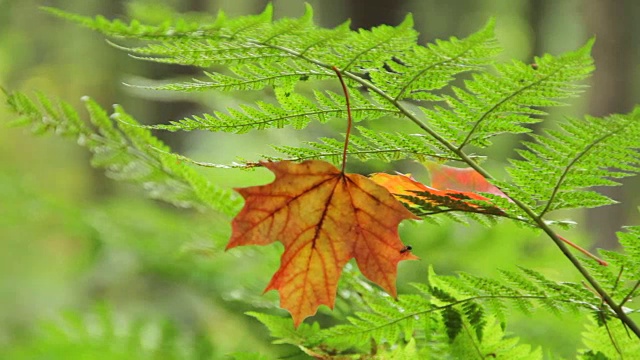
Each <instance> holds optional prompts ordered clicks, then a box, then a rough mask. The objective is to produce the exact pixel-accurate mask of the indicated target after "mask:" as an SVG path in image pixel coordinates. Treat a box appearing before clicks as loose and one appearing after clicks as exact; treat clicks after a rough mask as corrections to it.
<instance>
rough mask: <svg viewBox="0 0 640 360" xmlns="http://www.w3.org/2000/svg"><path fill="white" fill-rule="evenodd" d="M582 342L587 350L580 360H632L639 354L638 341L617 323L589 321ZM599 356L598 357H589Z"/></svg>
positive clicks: (639, 342) (639, 345) (639, 343)
mask: <svg viewBox="0 0 640 360" xmlns="http://www.w3.org/2000/svg"><path fill="white" fill-rule="evenodd" d="M582 341H583V343H584V345H585V346H586V347H587V349H588V350H584V351H583V353H582V357H581V358H582V359H627V358H628V359H633V358H635V357H637V355H638V354H640V341H638V339H637V338H634V337H633V335H629V333H628V332H627V329H626V328H625V327H624V326H623V325H622V324H621V323H620V322H619V321H607V322H606V323H603V324H598V323H597V322H596V321H595V320H593V319H591V321H590V323H588V324H587V326H586V329H585V331H584V332H583V334H582ZM595 354H601V356H600V357H594V356H590V355H595Z"/></svg>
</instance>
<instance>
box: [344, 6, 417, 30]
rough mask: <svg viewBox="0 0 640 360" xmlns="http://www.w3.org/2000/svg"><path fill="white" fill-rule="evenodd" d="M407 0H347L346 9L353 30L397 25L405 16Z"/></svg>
mask: <svg viewBox="0 0 640 360" xmlns="http://www.w3.org/2000/svg"><path fill="white" fill-rule="evenodd" d="M407 2H408V1H407V0H397V1H386V0H349V1H348V6H347V9H348V11H349V17H350V18H351V27H352V28H353V29H360V28H363V29H370V28H372V27H374V26H378V25H382V24H386V25H398V24H399V23H400V22H401V21H402V19H403V18H404V16H405V5H406V4H407Z"/></svg>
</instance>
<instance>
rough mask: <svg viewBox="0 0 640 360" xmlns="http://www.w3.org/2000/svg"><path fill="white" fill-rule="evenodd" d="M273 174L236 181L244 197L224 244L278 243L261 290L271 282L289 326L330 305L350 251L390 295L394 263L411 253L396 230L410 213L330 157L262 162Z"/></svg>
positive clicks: (393, 288) (412, 256) (392, 291)
mask: <svg viewBox="0 0 640 360" xmlns="http://www.w3.org/2000/svg"><path fill="white" fill-rule="evenodd" d="M261 165H263V166H264V167H266V168H267V169H269V170H271V171H272V172H273V173H274V174H275V176H276V178H275V180H274V181H273V182H272V183H270V184H266V185H260V186H251V187H246V188H239V189H236V191H238V192H239V193H240V195H242V196H243V197H244V199H245V204H244V207H243V208H242V210H241V211H240V213H239V214H238V215H237V216H236V217H235V218H234V219H233V222H232V235H231V240H230V241H229V244H228V245H227V249H231V248H234V247H236V246H240V245H266V244H270V243H272V242H274V241H280V242H282V243H283V244H284V247H285V250H284V253H283V254H282V257H281V260H280V268H279V269H278V271H277V272H276V273H275V275H274V276H273V278H272V279H271V282H270V283H269V285H267V287H266V289H265V292H267V291H269V290H277V291H278V292H279V293H280V306H281V307H282V308H285V309H287V310H288V311H289V312H290V313H291V315H292V317H293V321H294V324H295V326H298V325H299V324H300V323H301V322H302V321H303V320H304V319H305V318H306V317H308V316H311V315H314V314H315V313H316V311H317V309H318V307H319V306H320V305H327V306H328V307H330V308H333V305H334V302H335V297H336V290H337V285H338V279H339V278H340V274H341V272H342V268H343V267H344V265H345V264H346V263H347V262H348V261H349V259H351V258H355V259H356V262H357V264H358V267H359V268H360V271H361V272H362V273H363V274H364V275H365V276H366V277H367V278H368V279H369V280H371V281H373V282H374V283H376V284H378V285H380V286H381V287H382V288H383V289H384V290H386V291H387V292H388V293H389V294H391V295H393V296H394V297H396V284H395V282H396V275H397V265H398V262H400V261H401V260H412V259H417V257H416V256H414V255H413V254H411V252H409V251H406V248H405V246H404V245H403V244H402V242H401V241H400V238H399V236H398V224H399V223H400V222H401V221H402V220H404V219H419V218H418V217H417V216H415V215H413V214H411V212H410V211H408V210H407V209H406V208H405V207H404V206H403V205H402V204H401V203H400V202H399V201H398V200H396V199H395V198H394V197H393V196H392V195H391V194H390V193H389V191H387V190H386V189H385V188H383V187H382V186H380V185H378V184H376V183H374V182H373V181H371V180H369V179H368V178H366V177H364V176H362V175H358V174H346V173H344V172H342V171H340V170H338V169H337V168H336V167H335V166H333V165H331V164H330V163H327V162H324V161H320V160H307V161H304V162H302V163H295V162H291V161H279V162H263V163H261Z"/></svg>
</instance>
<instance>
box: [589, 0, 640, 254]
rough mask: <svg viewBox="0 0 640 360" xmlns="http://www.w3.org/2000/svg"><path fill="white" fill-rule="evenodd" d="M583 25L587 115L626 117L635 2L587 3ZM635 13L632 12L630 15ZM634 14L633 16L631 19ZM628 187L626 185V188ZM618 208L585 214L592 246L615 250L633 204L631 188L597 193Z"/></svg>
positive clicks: (594, 0)
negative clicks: (588, 69) (589, 56)
mask: <svg viewBox="0 0 640 360" xmlns="http://www.w3.org/2000/svg"><path fill="white" fill-rule="evenodd" d="M587 5H588V6H587V8H586V17H587V19H586V22H587V29H588V33H589V34H595V35H596V36H597V39H596V43H595V46H594V48H593V57H594V59H595V63H596V67H597V70H596V71H595V73H594V76H593V80H592V88H591V93H590V99H589V113H590V114H591V115H594V116H606V115H609V114H612V113H626V112H629V111H630V110H631V109H632V106H633V103H634V101H633V96H632V92H633V79H634V77H633V76H632V75H633V70H634V56H633V55H634V50H635V48H634V46H637V45H636V44H635V43H634V42H633V41H631V39H630V37H631V35H632V34H631V32H630V29H632V28H633V22H634V18H636V17H637V16H638V15H640V14H638V2H637V1H636V0H620V1H610V0H592V1H589V2H587ZM634 10H635V11H634ZM634 12H635V16H634ZM628 185H630V184H628ZM599 190H600V191H602V192H603V193H604V194H605V195H607V196H610V197H612V198H613V199H616V200H618V201H624V202H623V203H622V204H619V205H614V206H607V207H602V208H597V209H592V210H589V211H588V213H587V226H588V228H589V231H590V233H591V234H593V235H594V237H595V239H596V246H598V247H603V248H613V247H615V246H617V240H616V236H615V232H616V231H619V230H620V227H621V226H622V225H627V224H629V223H628V221H629V220H630V216H629V215H630V214H631V212H632V211H633V206H634V205H633V204H631V203H627V202H626V201H628V199H631V198H632V194H631V186H624V187H607V188H603V189H599Z"/></svg>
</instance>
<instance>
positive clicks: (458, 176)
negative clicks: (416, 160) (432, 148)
mask: <svg viewBox="0 0 640 360" xmlns="http://www.w3.org/2000/svg"><path fill="white" fill-rule="evenodd" d="M424 165H425V166H426V167H427V169H429V173H430V175H431V186H432V187H434V188H436V189H440V190H457V191H465V192H484V193H489V194H494V195H498V196H502V197H504V198H507V199H508V198H509V197H508V196H507V195H505V193H503V192H502V191H500V189H498V188H497V187H495V186H494V185H493V184H491V183H490V182H488V181H487V179H485V178H484V176H482V175H481V174H480V173H479V172H477V171H476V170H474V169H472V168H457V167H452V166H447V165H442V164H438V163H435V162H427V163H425V164H424Z"/></svg>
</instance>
